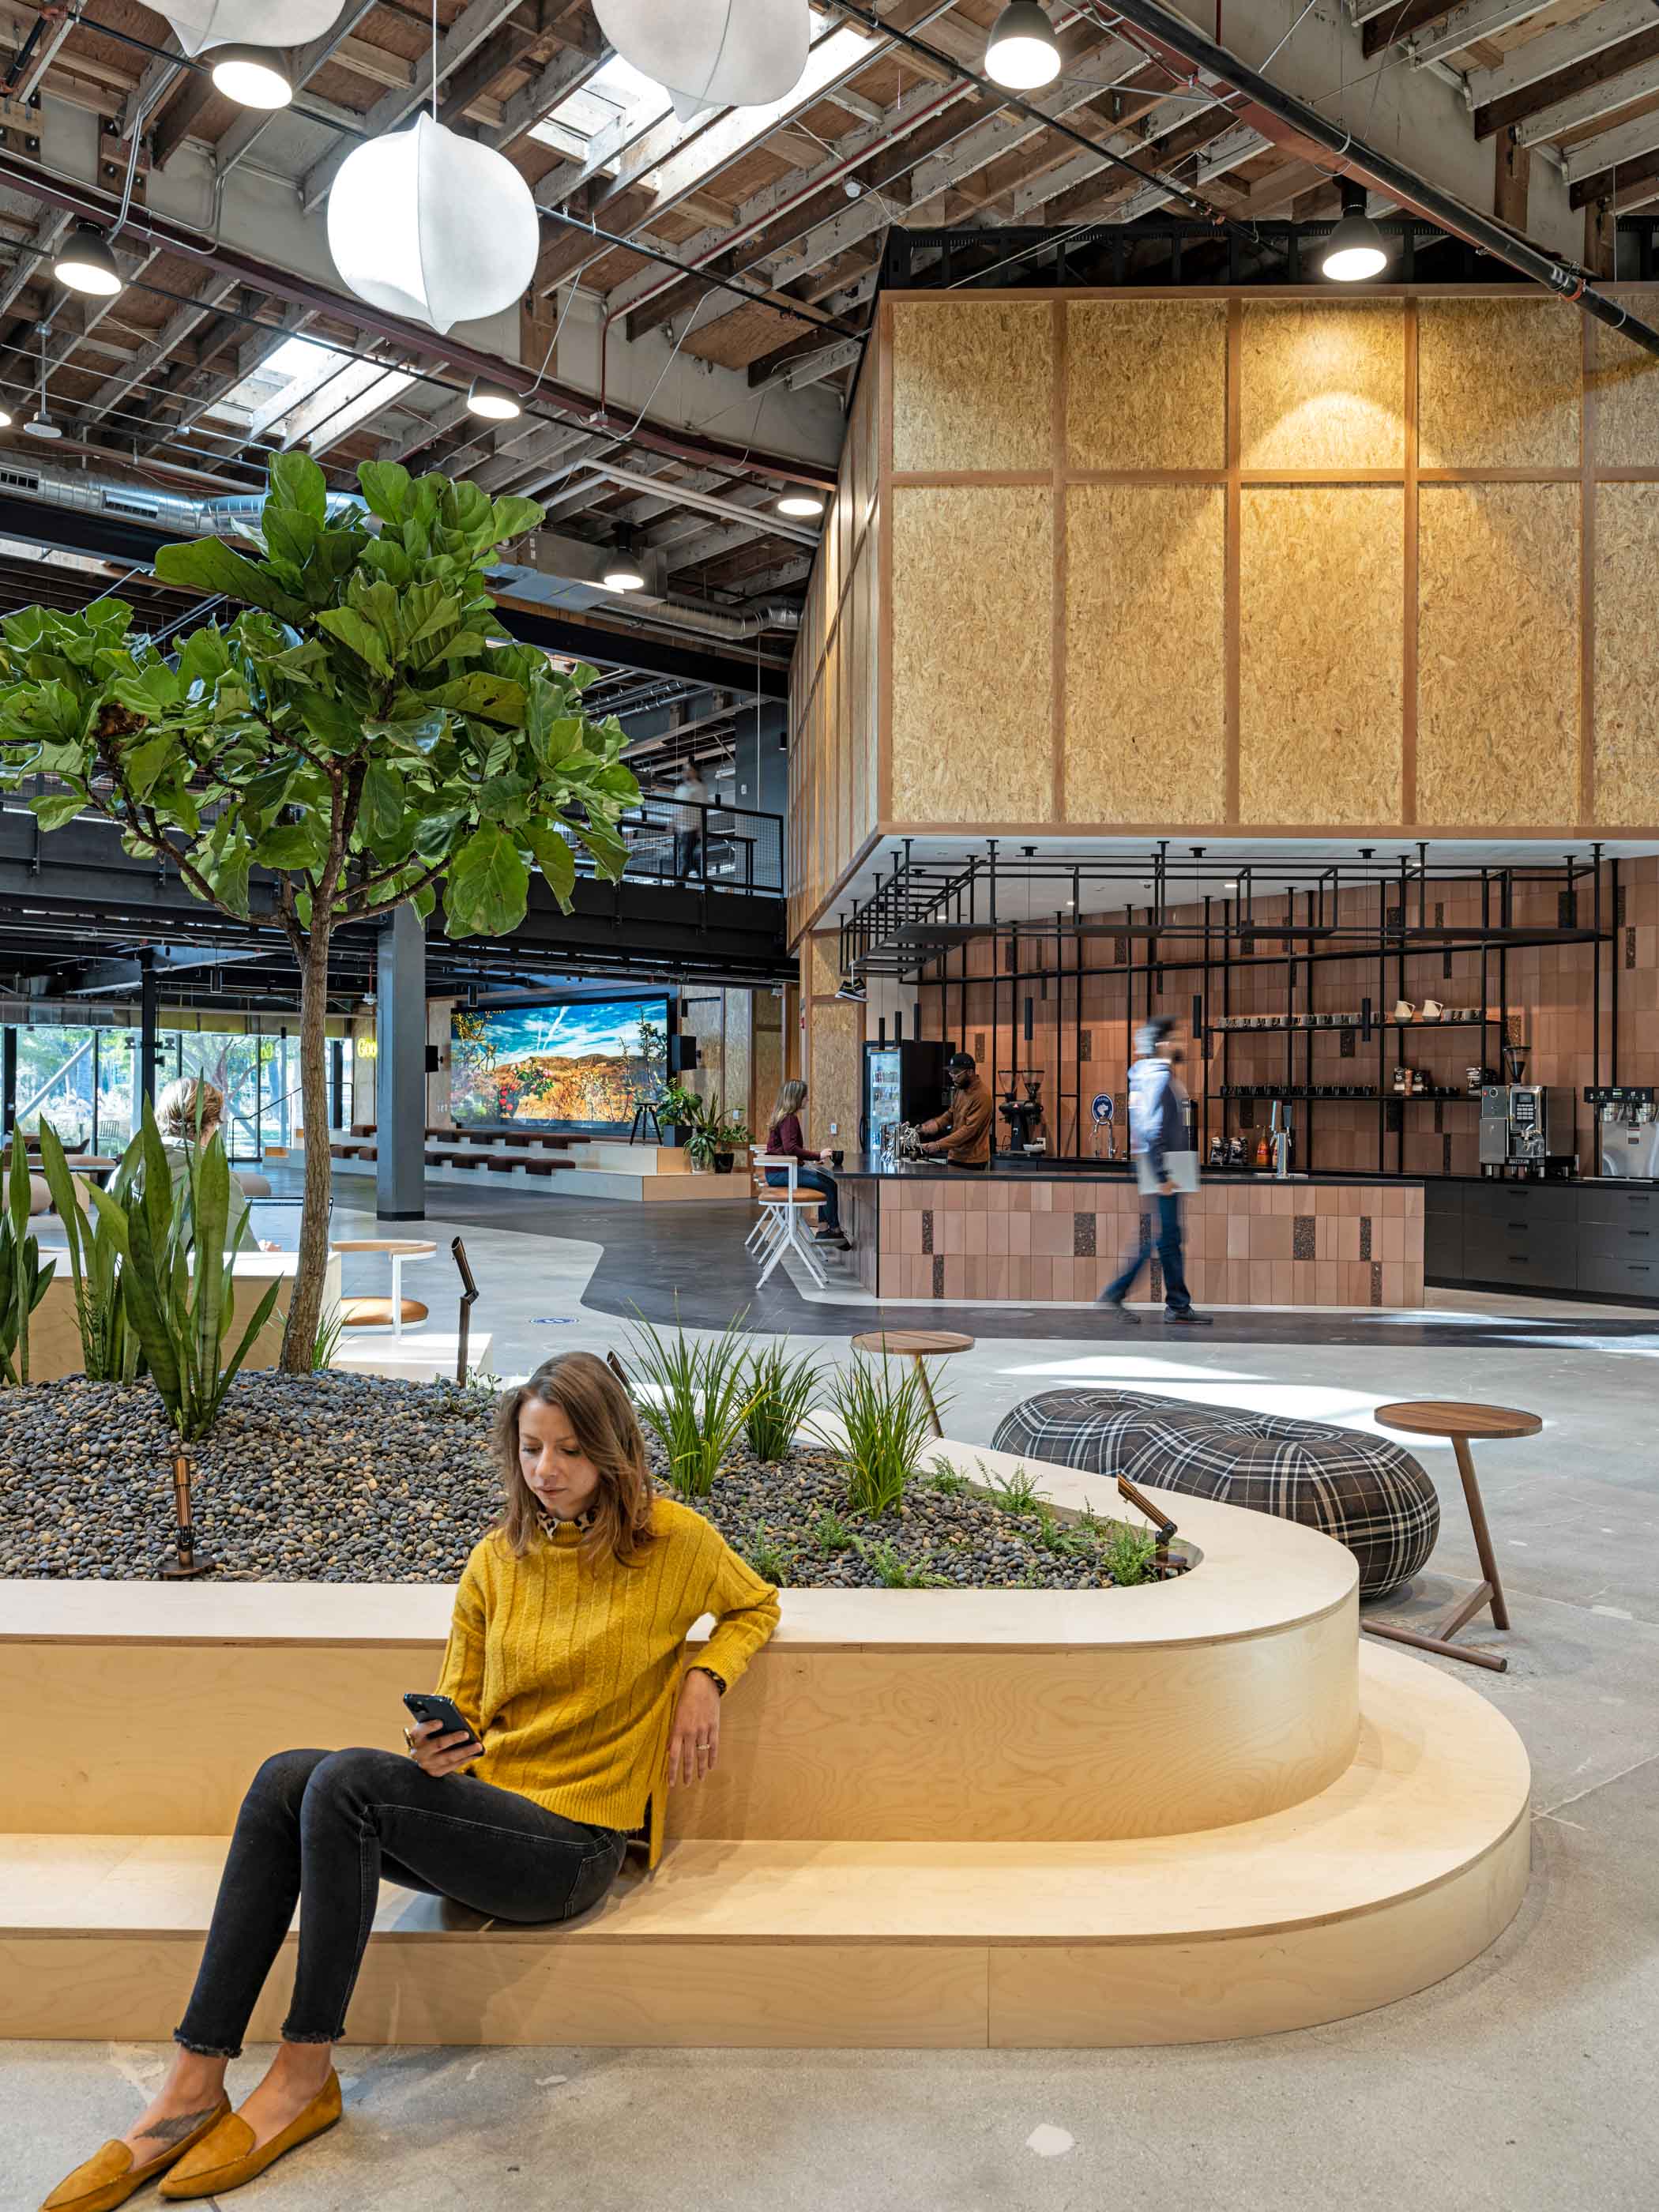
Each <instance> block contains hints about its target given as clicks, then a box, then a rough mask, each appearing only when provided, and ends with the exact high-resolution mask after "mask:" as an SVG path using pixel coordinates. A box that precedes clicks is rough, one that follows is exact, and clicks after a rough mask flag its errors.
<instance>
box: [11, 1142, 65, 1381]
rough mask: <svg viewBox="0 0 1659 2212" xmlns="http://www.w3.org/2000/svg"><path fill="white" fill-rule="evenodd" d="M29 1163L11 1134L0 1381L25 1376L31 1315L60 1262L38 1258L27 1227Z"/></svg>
mask: <svg viewBox="0 0 1659 2212" xmlns="http://www.w3.org/2000/svg"><path fill="white" fill-rule="evenodd" d="M29 1195H30V1194H29V1163H28V1154H27V1151H26V1150H25V1148H24V1144H23V1133H22V1131H21V1129H14V1130H13V1131H12V1134H11V1165H10V1170H9V1173H8V1175H7V1178H6V1202H5V1206H4V1207H3V1209H0V1382H4V1383H27V1381H28V1379H29V1316H30V1315H31V1314H32V1313H33V1311H34V1309H35V1308H36V1306H38V1305H39V1304H40V1301H41V1299H42V1298H43V1297H45V1296H46V1285H47V1284H48V1283H49V1282H51V1280H52V1277H53V1276H54V1275H55V1274H56V1273H57V1272H58V1262H57V1261H55V1260H48V1261H46V1264H45V1265H44V1266H42V1264H41V1261H40V1239H39V1237H36V1236H35V1234H34V1232H33V1230H32V1229H31V1228H30V1227H29Z"/></svg>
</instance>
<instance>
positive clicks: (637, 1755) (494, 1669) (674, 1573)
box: [438, 1498, 778, 1866]
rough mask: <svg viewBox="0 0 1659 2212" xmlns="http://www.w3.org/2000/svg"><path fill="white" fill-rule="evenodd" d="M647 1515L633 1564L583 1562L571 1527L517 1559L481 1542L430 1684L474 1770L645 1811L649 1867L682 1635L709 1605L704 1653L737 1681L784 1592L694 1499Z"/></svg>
mask: <svg viewBox="0 0 1659 2212" xmlns="http://www.w3.org/2000/svg"><path fill="white" fill-rule="evenodd" d="M653 1528H655V1530H656V1536H655V1541H653V1543H651V1544H650V1545H649V1546H648V1547H647V1549H646V1550H645V1551H644V1552H643V1553H641V1555H640V1558H639V1560H638V1562H637V1564H636V1565H633V1566H627V1567H625V1566H621V1565H618V1564H617V1561H616V1559H613V1558H611V1557H609V1556H607V1557H605V1559H602V1560H601V1561H600V1562H599V1565H597V1566H593V1565H589V1564H588V1563H587V1562H586V1560H584V1559H582V1557H581V1555H580V1541H581V1538H580V1531H579V1530H578V1529H577V1528H575V1526H574V1524H573V1523H570V1522H565V1523H563V1524H562V1525H560V1526H559V1527H557V1528H556V1529H555V1530H554V1531H553V1532H552V1533H551V1534H538V1536H537V1538H536V1540H535V1541H534V1542H533V1543H532V1546H531V1547H530V1549H529V1550H528V1551H527V1552H526V1553H525V1555H524V1557H523V1558H522V1559H514V1558H513V1555H512V1553H510V1552H509V1551H508V1550H507V1547H506V1545H505V1544H504V1543H502V1542H501V1541H500V1539H499V1538H497V1537H495V1536H494V1535H490V1536H486V1537H484V1538H483V1541H481V1542H480V1543H478V1544H476V1545H475V1546H474V1547H473V1549H472V1554H471V1558H470V1559H468V1560H467V1563H466V1565H465V1569H464V1570H463V1571H462V1575H461V1581H460V1587H459V1589H458V1590H457V1592H456V1594H455V1613H454V1618H453V1622H452V1624H451V1627H450V1631H449V1643H448V1646H447V1650H445V1652H444V1663H443V1672H442V1674H441V1677H440V1679H439V1682H438V1687H439V1689H440V1691H441V1692H443V1693H444V1694H445V1695H446V1696H447V1697H451V1698H453V1699H454V1700H455V1702H456V1704H457V1705H459V1707H460V1709H461V1711H463V1712H464V1713H465V1715H466V1717H467V1718H468V1720H469V1721H470V1722H471V1723H472V1724H473V1726H474V1727H475V1728H476V1729H477V1731H478V1738H479V1741H480V1742H481V1743H482V1744H483V1747H484V1748H483V1757H482V1758H480V1759H475V1760H474V1761H473V1763H472V1765H471V1767H470V1768H469V1769H468V1770H467V1771H469V1772H470V1773H471V1774H475V1775H477V1778H478V1779H479V1780H480V1781H482V1782H493V1783H495V1784H496V1786H497V1787H498V1788H500V1789H502V1790H517V1791H518V1792H519V1793H520V1796H526V1797H532V1798H534V1799H535V1801H536V1802H537V1803H538V1804H539V1805H545V1806H547V1807H548V1808H550V1810H551V1811H553V1812H555V1813H562V1814H563V1815H564V1816H565V1818H566V1819H567V1820H590V1821H592V1822H595V1823H597V1824H598V1825H599V1826H603V1827H607V1828H637V1827H638V1826H641V1823H642V1822H643V1820H645V1818H646V1814H647V1808H648V1809H649V1812H650V1816H651V1863H652V1865H653V1866H655V1864H656V1863H657V1860H658V1857H659V1855H660V1853H661V1850H662V1832H663V1820H662V1802H663V1797H664V1795H665V1792H664V1790H663V1787H662V1784H663V1778H664V1772H665V1765H666V1761H667V1756H668V1736H669V1730H670V1728H671V1724H672V1721H673V1716H674V1707H675V1705H676V1702H677V1700H678V1695H679V1690H680V1685H681V1682H682V1680H684V1673H685V1651H684V1646H685V1638H686V1634H687V1632H688V1631H689V1630H690V1628H691V1626H693V1624H694V1623H695V1622H696V1621H697V1620H701V1619H702V1616H703V1615H704V1614H705V1613H712V1614H713V1615H714V1633H713V1634H712V1635H711V1636H710V1637H709V1639H708V1644H707V1645H706V1646H705V1647H704V1649H703V1650H702V1651H701V1652H699V1654H698V1655H697V1664H698V1665H699V1666H702V1665H707V1666H708V1667H710V1668H713V1669H714V1673H715V1674H718V1675H720V1678H721V1680H723V1681H724V1682H725V1683H726V1686H727V1687H728V1688H730V1687H731V1686H732V1684H733V1683H734V1682H735V1681H736V1680H737V1679H738V1675H739V1674H742V1672H743V1670H744V1668H745V1667H746V1666H747V1665H748V1663H749V1662H750V1659H751V1658H752V1657H753V1656H754V1655H755V1653H756V1652H757V1651H758V1650H760V1648H761V1646H762V1644H764V1643H765V1642H766V1640H767V1638H769V1636H770V1635H771V1633H772V1632H773V1630H774V1629H775V1627H776V1626H777V1625H778V1594H777V1592H776V1590H775V1589H773V1588H772V1586H771V1585H770V1583H765V1582H763V1581H762V1579H761V1577H759V1576H758V1575H757V1574H756V1573H755V1572H754V1571H753V1570H752V1568H750V1567H749V1566H747V1565H745V1564H744V1561H743V1560H742V1559H739V1558H738V1555H737V1553H735V1552H734V1551H732V1549H731V1547H729V1546H728V1545H727V1544H726V1541H725V1539H724V1538H723V1537H722V1536H721V1535H720V1532H719V1530H718V1529H716V1528H714V1527H713V1526H711V1524H710V1523H709V1522H707V1521H705V1520H704V1519H703V1518H702V1515H701V1514H698V1513H693V1512H692V1511H691V1510H690V1508H689V1507H687V1506H684V1505H680V1504H676V1503H675V1502H674V1501H673V1500H672V1499H671V1498H658V1499H657V1501H656V1505H655V1509H654V1516H653Z"/></svg>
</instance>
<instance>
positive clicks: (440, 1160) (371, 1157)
mask: <svg viewBox="0 0 1659 2212" xmlns="http://www.w3.org/2000/svg"><path fill="white" fill-rule="evenodd" d="M588 1142H589V1139H587V1138H586V1137H582V1136H575V1135H571V1134H568V1133H564V1132H562V1131H553V1130H541V1129H500V1128H482V1129H479V1128H474V1129H460V1128H444V1127H429V1128H428V1130H427V1133H426V1164H427V1165H428V1167H431V1168H466V1169H476V1168H483V1169H485V1170H488V1171H489V1172H490V1173H492V1174H495V1175H510V1174H511V1173H512V1172H513V1170H514V1169H515V1168H516V1169H520V1170H523V1172H524V1173H525V1174H526V1175H527V1176H550V1175H553V1174H555V1173H556V1171H557V1170H559V1169H561V1168H574V1166H575V1164H576V1162H575V1160H574V1158H573V1157H572V1154H573V1152H574V1148H575V1147H576V1146H579V1145H586V1144H587V1143H588ZM328 1149H329V1152H330V1155H331V1158H334V1159H337V1160H347V1161H349V1162H351V1163H352V1164H354V1165H356V1166H362V1167H372V1166H373V1165H374V1162H375V1160H376V1158H377V1157H378V1152H377V1139H376V1130H375V1125H374V1122H372V1121H358V1122H355V1123H354V1124H353V1126H352V1129H351V1133H350V1135H349V1136H341V1137H335V1138H333V1139H331V1140H330V1144H329V1148H328Z"/></svg>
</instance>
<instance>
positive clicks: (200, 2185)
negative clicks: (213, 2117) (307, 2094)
mask: <svg viewBox="0 0 1659 2212" xmlns="http://www.w3.org/2000/svg"><path fill="white" fill-rule="evenodd" d="M339 2117H340V2077H339V2075H337V2074H336V2073H334V2072H332V2071H331V2072H330V2074H329V2077H328V2079H327V2081H325V2082H324V2084H323V2086H322V2087H321V2088H320V2089H319V2091H318V2092H317V2093H316V2095H315V2096H314V2097H313V2099H312V2100H311V2102H310V2103H309V2104H308V2105H307V2106H306V2108H305V2110H304V2112H301V2113H300V2114H299V2115H298V2116H297V2117H296V2118H294V2119H291V2120H290V2121H289V2124H288V2125H287V2126H286V2127H285V2128H284V2129H283V2131H282V2133H281V2134H280V2135H275V2136H272V2137H271V2139H270V2142H268V2143H261V2144H260V2145H259V2147H258V2149H257V2150H256V2149H255V2148H254V2145H253V2130H252V2128H251V2127H249V2125H248V2124H247V2122H246V2120H245V2119H244V2118H242V2116H241V2114H240V2112H229V2113H227V2114H226V2116H225V2118H223V2119H222V2120H221V2121H220V2122H219V2124H218V2125H217V2126H216V2128H215V2129H214V2130H213V2131H212V2133H211V2134H210V2135H208V2136H204V2138H203V2140H202V2141H201V2142H198V2143H197V2145H196V2148H194V2149H193V2150H192V2151H191V2154H190V2155H189V2156H188V2157H187V2158H181V2159H180V2160H179V2163H178V2165H177V2166H174V2167H173V2171H172V2172H170V2173H169V2174H168V2175H167V2178H166V2179H165V2180H164V2181H163V2182H162V2184H161V2195H162V2196H163V2197H167V2199H168V2200H169V2202H173V2203H176V2202H177V2201H178V2199H179V2197H222V2195H223V2194H224V2192H225V2191H226V2190H228V2189H240V2187H241V2185H242V2184H243V2183H244V2182H245V2181H252V2180H253V2179H254V2178H255V2177H256V2176H257V2175H258V2174H261V2173H263V2172H264V2170H265V2168H266V2167H267V2166H275V2165H276V2161H277V2160H278V2159H279V2158H281V2157H282V2156H283V2153H284V2152H286V2151H290V2150H295V2149H297V2148H298V2147H299V2145H300V2144H301V2143H302V2142H310V2140H311V2138H312V2136H319V2135H322V2134H324V2133H325V2131H326V2130H328V2129H330V2128H331V2127H332V2126H333V2125H334V2124H335V2122H336V2121H337V2119H338V2118H339Z"/></svg>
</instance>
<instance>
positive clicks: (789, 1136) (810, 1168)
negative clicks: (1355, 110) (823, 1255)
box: [766, 1083, 847, 1249]
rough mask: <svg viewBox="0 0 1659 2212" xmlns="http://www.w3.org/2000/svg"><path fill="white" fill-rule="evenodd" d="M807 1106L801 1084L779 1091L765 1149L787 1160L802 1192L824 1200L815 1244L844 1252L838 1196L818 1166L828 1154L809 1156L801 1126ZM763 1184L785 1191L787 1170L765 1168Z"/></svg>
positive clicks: (833, 1182) (820, 1210)
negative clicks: (766, 1183)
mask: <svg viewBox="0 0 1659 2212" xmlns="http://www.w3.org/2000/svg"><path fill="white" fill-rule="evenodd" d="M805 1103H806V1085H805V1084H804V1083H786V1084H785V1085H783V1086H782V1088H781V1090H780V1091H779V1092H778V1096H777V1103H775V1105H774V1107H773V1109H772V1121H771V1125H770V1127H769V1128H768V1130H767V1132H766V1149H767V1151H768V1152H772V1153H775V1155H776V1156H777V1157H778V1158H780V1159H781V1158H785V1157H786V1156H787V1158H790V1159H793V1161H794V1162H795V1164H796V1167H795V1181H796V1182H797V1183H798V1184H799V1187H800V1188H801V1189H802V1190H811V1191H816V1192H817V1194H818V1197H819V1198H820V1199H821V1200H823V1203H822V1205H821V1206H819V1209H818V1226H817V1237H816V1242H817V1243H820V1244H839V1245H841V1246H842V1249H847V1238H846V1237H845V1236H844V1235H843V1233H842V1225H841V1193H840V1192H839V1191H838V1190H837V1189H836V1179H835V1177H834V1176H832V1175H830V1174H829V1173H828V1172H827V1171H826V1169H825V1167H823V1166H822V1165H820V1164H819V1163H820V1162H828V1161H829V1159H830V1158H832V1155H831V1154H830V1153H829V1152H808V1151H807V1149H806V1139H805V1134H804V1133H803V1132H802V1129H801V1126H800V1109H801V1108H802V1107H803V1106H804V1105H805ZM766 1180H767V1182H769V1184H770V1185H771V1186H772V1188H774V1189H775V1190H782V1189H785V1188H787V1185H788V1182H789V1170H787V1168H768V1170H766Z"/></svg>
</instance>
